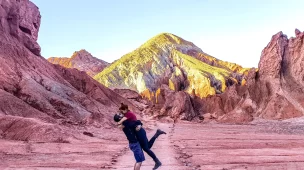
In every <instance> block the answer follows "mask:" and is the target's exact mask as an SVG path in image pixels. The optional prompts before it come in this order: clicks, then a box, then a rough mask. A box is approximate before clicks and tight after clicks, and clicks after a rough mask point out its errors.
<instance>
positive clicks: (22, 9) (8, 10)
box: [0, 0, 41, 55]
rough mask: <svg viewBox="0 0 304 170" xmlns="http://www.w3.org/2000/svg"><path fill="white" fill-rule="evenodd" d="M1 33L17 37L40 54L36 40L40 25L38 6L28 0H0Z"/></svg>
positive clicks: (31, 49) (36, 53)
mask: <svg viewBox="0 0 304 170" xmlns="http://www.w3.org/2000/svg"><path fill="white" fill-rule="evenodd" d="M0 4H1V5H0V18H1V24H0V25H1V26H0V31H1V33H3V32H4V33H6V34H10V35H12V36H13V37H15V38H17V39H18V40H19V42H21V43H22V44H23V45H24V46H25V47H26V48H28V49H29V50H30V51H31V52H32V53H34V54H35V55H40V46H39V44H38V43H37V42H36V41H37V38H38V31H39V27H40V19H41V16H40V12H39V10H38V7H36V6H35V4H33V3H32V2H30V1H29V0H22V1H20V0H9V1H7V0H1V1H0Z"/></svg>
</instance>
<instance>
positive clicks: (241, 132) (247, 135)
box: [0, 119, 304, 170]
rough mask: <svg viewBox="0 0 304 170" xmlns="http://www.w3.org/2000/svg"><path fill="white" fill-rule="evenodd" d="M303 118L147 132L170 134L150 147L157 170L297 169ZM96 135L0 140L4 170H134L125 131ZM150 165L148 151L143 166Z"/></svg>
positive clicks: (302, 158)
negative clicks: (158, 162)
mask: <svg viewBox="0 0 304 170" xmlns="http://www.w3.org/2000/svg"><path fill="white" fill-rule="evenodd" d="M302 122H303V121H302V120H296V119H295V120H290V121H289V122H275V121H255V122H253V123H251V124H249V125H223V124H216V123H207V124H194V123H178V124H175V125H173V124H164V123H157V126H155V127H154V128H153V130H151V131H149V132H148V136H149V137H151V136H152V135H153V134H154V132H155V130H156V129H157V128H158V127H159V128H161V129H164V130H165V131H167V132H169V133H168V134H167V135H162V136H160V137H159V139H157V141H156V142H155V145H154V146H153V148H152V150H153V151H154V152H155V153H156V155H157V156H158V157H159V159H160V160H161V161H162V163H163V166H162V167H161V168H159V170H184V169H185V170H187V169H192V170H193V169H197V170H198V169H201V170H225V169H226V170H230V169H263V170H272V169H279V170H280V169H282V170H283V169H284V170H285V169H288V170H297V169H302V167H304V143H303V140H304V130H303V129H304V123H302ZM151 127H152V126H151ZM147 129H149V128H147ZM105 134H106V135H105ZM94 135H95V137H93V138H91V137H87V136H82V137H81V138H79V139H78V140H75V141H71V142H70V143H34V142H18V141H7V140H0V160H1V162H0V169H5V170H6V169H7V170H8V169H35V170H36V169H37V170H40V169H41V170H46V169H85V170H86V169H93V170H94V169H121V170H127V169H132V167H133V164H134V162H135V161H134V158H133V155H132V153H131V152H130V151H129V149H128V148H126V146H127V141H126V138H125V136H124V135H123V133H122V132H121V131H118V130H111V129H109V130H107V131H106V132H105V131H100V132H99V133H97V132H96V133H94ZM152 167H153V161H152V159H151V158H150V157H149V156H147V155H146V161H145V162H144V163H143V166H142V170H146V169H149V170H150V169H152Z"/></svg>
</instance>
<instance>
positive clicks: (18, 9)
mask: <svg viewBox="0 0 304 170" xmlns="http://www.w3.org/2000/svg"><path fill="white" fill-rule="evenodd" d="M0 4H1V5H0V16H1V23H0V63H1V66H0V120H1V122H3V123H2V124H1V125H0V136H2V137H3V138H5V139H20V140H32V139H33V140H36V139H41V140H47V141H53V142H54V141H57V140H59V139H60V140H63V139H65V138H67V137H69V136H70V135H69V134H70V133H72V130H73V129H71V128H70V127H71V126H73V125H88V126H91V125H94V126H97V127H101V126H107V127H111V124H112V115H113V114H114V113H115V112H116V111H117V109H118V107H119V105H120V103H121V102H124V103H127V104H129V105H130V107H131V109H133V110H134V111H135V112H138V110H137V108H136V107H134V106H133V105H132V104H131V103H130V102H128V101H127V100H126V99H124V98H123V97H121V96H120V95H118V94H116V93H115V92H113V91H112V90H110V89H108V88H106V87H104V86H103V85H101V84H100V83H98V82H96V81H95V80H94V79H92V78H91V77H89V76H88V75H87V74H86V73H84V72H81V71H78V70H76V69H67V68H63V67H61V66H59V65H53V64H51V63H49V62H48V61H47V60H45V59H44V58H43V57H40V56H37V55H39V52H40V47H39V45H38V43H37V42H36V39H37V35H38V29H39V23H40V14H39V11H38V8H37V7H36V6H35V5H34V4H33V3H31V2H30V1H28V0H20V1H19V0H16V1H14V0H10V1H7V0H0ZM32 47H33V48H32ZM34 47H37V48H34ZM38 47H39V48H38ZM64 125H67V126H64ZM21 132H24V133H21ZM25 132H26V133H25ZM34 132H35V133H34ZM61 138H62V139H61Z"/></svg>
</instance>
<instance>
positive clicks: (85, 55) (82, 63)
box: [48, 49, 109, 76]
mask: <svg viewBox="0 0 304 170" xmlns="http://www.w3.org/2000/svg"><path fill="white" fill-rule="evenodd" d="M48 61H49V62H51V63H53V64H59V65H61V66H63V67H65V68H76V69H78V70H80V71H85V72H86V73H87V74H88V75H90V76H94V75H96V74H97V73H99V72H101V71H102V70H103V69H104V68H105V67H107V66H108V65H109V63H107V62H105V61H103V60H100V59H98V58H96V57H94V56H93V55H92V54H91V53H89V52H88V51H87V50H85V49H81V50H79V51H75V52H74V53H73V55H72V56H71V57H70V58H66V57H51V58H49V59H48Z"/></svg>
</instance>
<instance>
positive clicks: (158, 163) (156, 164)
mask: <svg viewBox="0 0 304 170" xmlns="http://www.w3.org/2000/svg"><path fill="white" fill-rule="evenodd" d="M161 165H162V163H161V162H160V161H156V162H155V165H154V168H153V170H155V169H157V168H159V167H160V166H161Z"/></svg>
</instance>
